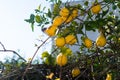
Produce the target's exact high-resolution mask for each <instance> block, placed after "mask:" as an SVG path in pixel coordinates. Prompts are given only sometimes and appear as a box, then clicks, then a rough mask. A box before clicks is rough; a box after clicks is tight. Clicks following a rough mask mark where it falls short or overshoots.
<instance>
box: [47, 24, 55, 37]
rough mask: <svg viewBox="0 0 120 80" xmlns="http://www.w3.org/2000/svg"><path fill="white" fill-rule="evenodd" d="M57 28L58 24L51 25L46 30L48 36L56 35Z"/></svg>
mask: <svg viewBox="0 0 120 80" xmlns="http://www.w3.org/2000/svg"><path fill="white" fill-rule="evenodd" d="M56 30H57V27H56V26H53V25H52V26H50V27H49V28H48V29H46V30H45V33H46V34H47V35H48V36H54V35H55V33H56Z"/></svg>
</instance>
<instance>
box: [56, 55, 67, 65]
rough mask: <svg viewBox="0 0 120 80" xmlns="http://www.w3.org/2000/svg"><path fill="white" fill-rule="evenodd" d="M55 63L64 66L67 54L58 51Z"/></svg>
mask: <svg viewBox="0 0 120 80" xmlns="http://www.w3.org/2000/svg"><path fill="white" fill-rule="evenodd" d="M56 63H57V64H58V65H59V66H64V65H66V64H67V56H66V55H64V54H62V53H60V54H59V55H58V56H57V58H56Z"/></svg>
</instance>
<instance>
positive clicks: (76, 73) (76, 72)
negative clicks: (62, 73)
mask: <svg viewBox="0 0 120 80" xmlns="http://www.w3.org/2000/svg"><path fill="white" fill-rule="evenodd" d="M79 74H80V69H79V68H78V67H76V68H74V69H73V70H72V77H76V76H78V75H79Z"/></svg>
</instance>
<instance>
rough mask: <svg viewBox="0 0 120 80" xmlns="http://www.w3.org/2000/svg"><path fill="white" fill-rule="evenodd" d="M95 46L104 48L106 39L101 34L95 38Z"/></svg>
mask: <svg viewBox="0 0 120 80" xmlns="http://www.w3.org/2000/svg"><path fill="white" fill-rule="evenodd" d="M96 45H97V46H99V47H104V46H105V45H106V38H105V36H104V35H103V33H100V35H99V36H98V37H97V39H96Z"/></svg>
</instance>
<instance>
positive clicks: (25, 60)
mask: <svg viewBox="0 0 120 80" xmlns="http://www.w3.org/2000/svg"><path fill="white" fill-rule="evenodd" d="M0 52H12V53H14V54H16V55H17V56H19V58H20V59H22V60H24V61H25V62H26V60H25V59H24V58H23V57H22V56H20V55H19V54H18V53H17V52H16V51H14V50H6V49H5V50H0Z"/></svg>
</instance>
